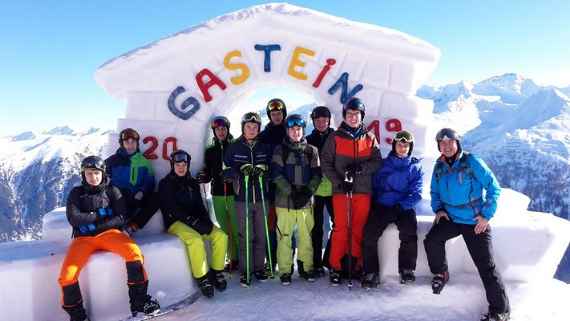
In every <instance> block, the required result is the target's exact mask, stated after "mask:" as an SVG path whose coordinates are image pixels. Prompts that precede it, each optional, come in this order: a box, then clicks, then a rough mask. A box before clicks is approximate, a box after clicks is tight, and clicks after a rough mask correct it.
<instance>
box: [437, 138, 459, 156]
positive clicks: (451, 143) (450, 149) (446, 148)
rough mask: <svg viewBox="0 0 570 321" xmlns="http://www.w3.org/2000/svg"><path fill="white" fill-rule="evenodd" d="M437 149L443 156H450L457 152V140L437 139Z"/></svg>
mask: <svg viewBox="0 0 570 321" xmlns="http://www.w3.org/2000/svg"><path fill="white" fill-rule="evenodd" d="M439 150H440V151H441V154H443V156H445V157H447V158H451V157H453V155H455V154H457V151H458V150H459V147H458V146H457V141H456V140H455V139H444V140H441V141H439Z"/></svg>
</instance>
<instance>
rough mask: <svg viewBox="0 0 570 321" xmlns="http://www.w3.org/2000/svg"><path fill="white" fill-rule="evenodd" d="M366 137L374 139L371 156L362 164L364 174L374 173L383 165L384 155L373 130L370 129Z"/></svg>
mask: <svg viewBox="0 0 570 321" xmlns="http://www.w3.org/2000/svg"><path fill="white" fill-rule="evenodd" d="M366 139H370V140H372V153H371V154H370V157H369V158H368V159H367V160H365V161H363V162H362V163H361V164H360V165H361V166H362V175H372V174H374V173H375V172H376V171H377V170H378V168H380V166H381V165H382V155H381V153H380V145H379V144H378V141H377V140H376V136H374V134H373V133H372V132H370V131H369V132H367V133H366Z"/></svg>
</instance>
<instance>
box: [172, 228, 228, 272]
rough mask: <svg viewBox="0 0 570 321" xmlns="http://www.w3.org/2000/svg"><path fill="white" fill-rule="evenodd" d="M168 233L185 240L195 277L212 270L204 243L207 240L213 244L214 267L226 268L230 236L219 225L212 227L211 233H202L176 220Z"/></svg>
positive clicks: (212, 264) (212, 265) (217, 268)
mask: <svg viewBox="0 0 570 321" xmlns="http://www.w3.org/2000/svg"><path fill="white" fill-rule="evenodd" d="M168 233H170V234H173V235H176V236H177V237H178V238H180V240H182V242H184V245H185V246H186V253H187V254H188V261H189V263H190V269H191V270H192V276H193V277H194V278H196V279H198V278H201V277H203V276H204V275H206V273H208V271H209V270H210V268H209V266H208V257H207V254H206V247H205V244H204V241H205V240H208V241H210V244H211V245H212V262H211V267H212V269H214V270H217V271H222V270H223V269H224V264H225V260H226V249H227V247H228V236H227V235H226V234H225V233H224V232H223V231H222V230H221V229H219V228H218V227H217V226H214V227H213V228H212V231H211V232H210V234H205V235H201V234H200V233H198V232H196V230H194V229H193V228H191V227H189V226H188V225H186V224H184V223H182V222H180V221H176V222H174V224H172V225H170V227H169V228H168Z"/></svg>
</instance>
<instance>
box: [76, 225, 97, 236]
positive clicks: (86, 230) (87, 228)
mask: <svg viewBox="0 0 570 321" xmlns="http://www.w3.org/2000/svg"><path fill="white" fill-rule="evenodd" d="M95 229H96V227H95V224H83V225H79V232H81V234H91V233H93V232H94V231H95Z"/></svg>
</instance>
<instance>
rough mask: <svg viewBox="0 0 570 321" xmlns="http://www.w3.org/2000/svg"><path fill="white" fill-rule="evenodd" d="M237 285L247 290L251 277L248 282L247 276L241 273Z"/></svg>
mask: <svg viewBox="0 0 570 321" xmlns="http://www.w3.org/2000/svg"><path fill="white" fill-rule="evenodd" d="M239 284H240V285H241V286H242V287H244V288H249V287H250V286H251V276H250V277H249V281H248V280H247V274H246V273H243V274H242V275H241V276H240V278H239Z"/></svg>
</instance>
